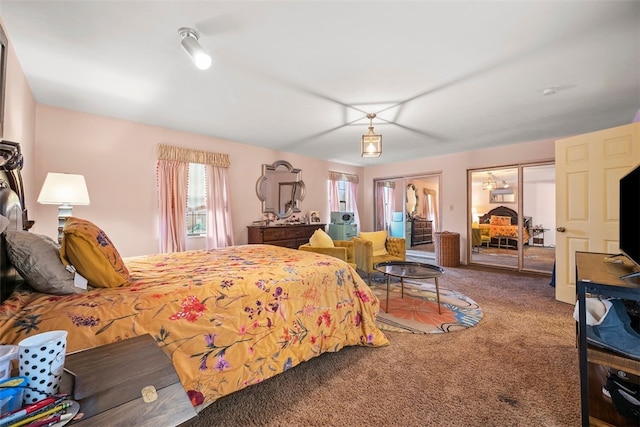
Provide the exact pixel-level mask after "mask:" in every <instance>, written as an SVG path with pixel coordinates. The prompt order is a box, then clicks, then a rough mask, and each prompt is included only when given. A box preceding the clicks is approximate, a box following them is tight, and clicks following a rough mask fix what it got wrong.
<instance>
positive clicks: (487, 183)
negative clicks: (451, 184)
mask: <svg viewBox="0 0 640 427" xmlns="http://www.w3.org/2000/svg"><path fill="white" fill-rule="evenodd" d="M468 179H469V212H468V213H469V228H468V236H469V238H468V240H467V241H468V242H469V247H468V254H469V255H468V259H469V262H470V263H471V264H483V265H489V266H495V267H501V268H511V269H518V270H530V271H536V272H544V273H551V272H552V270H553V263H554V260H555V233H554V230H555V166H554V165H553V164H552V163H546V164H532V165H515V166H505V167H498V168H491V169H482V170H470V171H469V172H468Z"/></svg>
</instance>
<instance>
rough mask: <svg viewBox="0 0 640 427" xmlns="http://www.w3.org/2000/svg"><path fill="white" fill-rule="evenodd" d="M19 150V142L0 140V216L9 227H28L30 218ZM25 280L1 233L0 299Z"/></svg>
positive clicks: (10, 228) (4, 297)
mask: <svg viewBox="0 0 640 427" xmlns="http://www.w3.org/2000/svg"><path fill="white" fill-rule="evenodd" d="M22 164H23V159H22V153H21V152H20V144H18V143H17V142H11V141H0V215H2V216H4V217H6V218H7V219H8V220H9V226H8V227H7V229H9V230H29V229H30V228H31V227H32V226H33V223H34V222H33V221H31V220H29V215H28V212H27V209H26V208H25V207H24V205H25V203H24V188H23V185H22V174H21V172H20V171H21V170H22ZM23 282H24V280H23V279H22V277H20V275H19V274H18V272H17V271H16V269H15V268H14V267H13V266H12V265H11V264H10V262H9V258H8V257H7V251H6V250H5V241H4V234H0V301H4V300H5V299H6V298H7V297H8V296H9V295H10V294H11V292H13V290H14V289H15V288H16V286H18V285H19V284H21V283H23Z"/></svg>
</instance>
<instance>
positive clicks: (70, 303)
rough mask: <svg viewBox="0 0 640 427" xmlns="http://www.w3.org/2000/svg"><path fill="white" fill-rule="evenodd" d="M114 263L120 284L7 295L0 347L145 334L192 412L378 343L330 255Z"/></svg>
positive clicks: (364, 298) (348, 276)
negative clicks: (32, 340) (57, 338)
mask: <svg viewBox="0 0 640 427" xmlns="http://www.w3.org/2000/svg"><path fill="white" fill-rule="evenodd" d="M125 262H126V264H127V267H128V269H129V271H130V273H131V282H130V283H129V284H128V285H127V286H125V287H120V288H104V289H102V288H101V289H94V290H91V291H88V292H86V293H83V294H79V295H68V296H62V297H61V296H54V295H47V294H42V293H37V292H31V291H24V290H22V291H16V292H14V293H13V294H12V296H11V297H9V298H8V299H7V300H6V301H5V302H4V303H3V305H2V306H0V343H2V344H17V343H18V342H19V341H20V340H22V339H23V338H26V337H28V336H31V335H34V334H37V333H40V332H45V331H49V330H56V329H64V330H67V331H68V332H69V336H68V343H67V351H68V352H72V351H76V350H81V349H85V348H90V347H94V346H97V345H102V344H107V343H111V342H114V341H119V340H123V339H127V338H132V337H134V336H138V335H142V334H151V336H153V337H154V338H155V340H156V342H157V343H158V345H159V346H160V347H161V348H162V349H163V350H164V351H165V353H166V354H167V355H169V356H170V358H171V360H172V362H173V365H174V366H175V369H176V371H177V373H178V376H179V377H180V381H181V382H182V385H183V386H184V388H185V390H187V393H188V395H189V397H190V398H191V401H192V402H193V404H194V406H196V408H197V409H201V408H203V407H205V406H206V405H208V404H210V403H211V402H213V401H215V400H216V399H218V398H220V397H222V396H225V395H227V394H230V393H232V392H234V391H236V390H239V389H242V388H244V387H246V386H249V385H252V384H256V383H259V382H261V381H263V380H265V379H267V378H269V377H272V376H274V375H277V374H279V373H282V372H284V371H285V370H287V369H289V368H291V367H293V366H295V365H297V364H299V363H301V362H303V361H305V360H309V359H311V358H313V357H316V356H318V355H320V354H322V353H324V352H335V351H338V350H340V349H341V348H343V347H344V346H351V345H362V346H370V347H377V346H383V345H387V344H388V341H387V339H386V337H385V336H384V335H383V333H382V332H381V331H380V330H379V329H378V328H377V327H376V325H375V316H376V314H377V312H378V309H379V307H380V306H379V302H378V299H377V298H376V296H375V295H374V294H373V292H372V291H371V290H370V289H369V287H368V286H367V285H366V283H365V282H364V281H363V280H362V279H361V278H360V277H359V276H358V274H357V273H356V272H355V271H354V270H353V269H352V268H351V267H350V266H349V265H348V264H346V263H344V262H343V261H340V260H338V259H337V258H332V257H328V256H323V255H319V254H314V253H310V252H303V251H297V250H291V249H285V248H280V247H276V246H268V245H245V246H234V247H230V248H225V249H215V250H211V251H190V252H181V253H174V254H162V255H151V256H146V257H136V258H128V259H126V260H125Z"/></svg>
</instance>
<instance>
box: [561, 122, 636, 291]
mask: <svg viewBox="0 0 640 427" xmlns="http://www.w3.org/2000/svg"><path fill="white" fill-rule="evenodd" d="M555 151H556V299H557V300H559V301H564V302H567V303H570V304H574V303H575V301H576V280H575V253H576V251H587V252H603V253H613V254H616V253H618V252H619V248H618V239H619V236H618V233H619V231H618V222H619V210H620V206H619V200H620V199H619V181H620V178H621V177H622V176H624V175H625V174H626V173H628V172H629V171H630V170H631V169H632V168H633V167H634V166H636V165H637V164H638V163H640V123H632V124H630V125H624V126H618V127H615V128H611V129H606V130H602V131H597V132H592V133H588V134H584V135H579V136H574V137H571V138H565V139H560V140H557V141H556V150H555Z"/></svg>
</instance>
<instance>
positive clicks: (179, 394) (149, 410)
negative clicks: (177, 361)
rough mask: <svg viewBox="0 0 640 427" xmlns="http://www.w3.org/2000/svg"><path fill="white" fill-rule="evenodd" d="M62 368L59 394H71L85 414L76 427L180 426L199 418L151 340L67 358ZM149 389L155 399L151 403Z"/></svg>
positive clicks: (138, 339)
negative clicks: (64, 372)
mask: <svg viewBox="0 0 640 427" xmlns="http://www.w3.org/2000/svg"><path fill="white" fill-rule="evenodd" d="M64 366H65V371H66V375H65V376H64V377H63V383H62V387H61V391H63V392H66V393H70V394H71V395H72V396H73V399H74V400H76V401H78V402H79V403H80V412H81V413H84V418H82V419H81V420H78V421H75V422H73V424H72V425H74V426H106V425H114V426H115V425H131V426H133V425H135V426H149V427H157V426H160V425H161V426H177V425H179V424H181V423H183V422H184V421H187V420H188V419H190V418H192V417H195V416H196V415H197V414H196V411H195V409H194V407H193V405H192V404H191V401H190V400H189V398H188V396H187V394H186V392H185V390H184V388H183V387H182V384H181V383H180V380H179V378H178V375H177V374H176V372H175V369H174V368H173V365H172V364H171V361H170V360H169V358H168V357H167V356H166V355H165V354H164V352H163V351H162V349H160V348H159V347H158V345H157V344H156V342H155V341H154V340H153V338H152V337H151V335H142V336H139V337H135V338H131V339H128V340H123V341H119V342H115V343H112V344H107V345H103V346H100V347H95V348H91V349H87V350H82V351H78V352H74V353H69V354H67V355H66V357H65V364H64ZM148 387H152V388H153V389H155V392H156V394H157V397H156V398H155V400H153V401H149V397H148V396H149V394H148V393H147V391H148V390H149V389H148ZM143 389H145V391H144V392H143ZM143 393H144V394H145V397H143ZM152 397H153V394H152ZM145 400H147V401H148V403H147V402H145Z"/></svg>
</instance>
